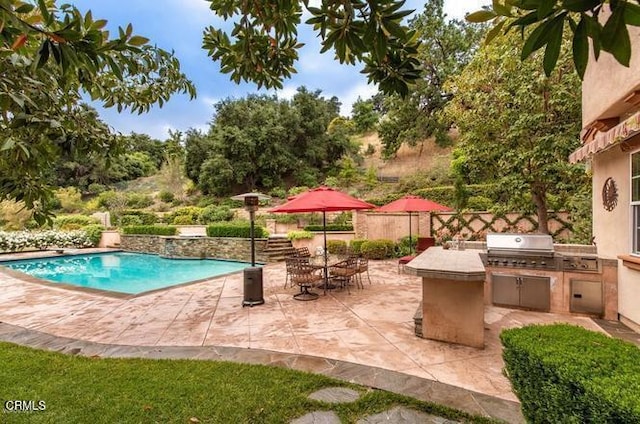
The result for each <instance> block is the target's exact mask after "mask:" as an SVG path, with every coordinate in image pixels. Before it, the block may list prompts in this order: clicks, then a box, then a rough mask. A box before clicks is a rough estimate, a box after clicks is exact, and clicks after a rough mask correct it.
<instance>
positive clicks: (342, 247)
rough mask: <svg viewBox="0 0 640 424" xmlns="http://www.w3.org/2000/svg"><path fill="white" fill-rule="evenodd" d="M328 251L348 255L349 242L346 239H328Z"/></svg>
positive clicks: (333, 253)
mask: <svg viewBox="0 0 640 424" xmlns="http://www.w3.org/2000/svg"><path fill="white" fill-rule="evenodd" d="M327 252H329V253H330V254H332V255H346V254H347V242H346V241H344V240H327Z"/></svg>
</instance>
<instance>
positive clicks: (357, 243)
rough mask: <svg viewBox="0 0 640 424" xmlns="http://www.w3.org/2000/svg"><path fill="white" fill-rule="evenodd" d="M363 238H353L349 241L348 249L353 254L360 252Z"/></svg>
mask: <svg viewBox="0 0 640 424" xmlns="http://www.w3.org/2000/svg"><path fill="white" fill-rule="evenodd" d="M365 241H367V240H365V239H354V240H351V241H350V242H349V250H350V251H351V253H353V254H354V255H359V254H361V253H362V243H364V242H365Z"/></svg>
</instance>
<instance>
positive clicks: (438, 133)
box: [378, 0, 484, 158]
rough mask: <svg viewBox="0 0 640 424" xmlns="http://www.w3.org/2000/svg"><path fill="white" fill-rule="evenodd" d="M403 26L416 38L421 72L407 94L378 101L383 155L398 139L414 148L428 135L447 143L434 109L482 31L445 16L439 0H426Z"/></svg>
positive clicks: (393, 149) (399, 143) (387, 154)
mask: <svg viewBox="0 0 640 424" xmlns="http://www.w3.org/2000/svg"><path fill="white" fill-rule="evenodd" d="M409 25H410V27H411V28H412V30H414V31H415V32H416V34H417V36H418V39H419V40H420V41H421V45H420V48H419V50H418V54H417V59H418V61H419V63H420V65H421V68H422V76H421V78H420V79H418V80H417V81H416V84H415V85H413V86H412V87H411V89H410V91H409V95H408V96H406V97H404V98H402V97H400V96H397V95H391V96H387V97H386V98H385V99H384V110H385V111H386V114H385V117H384V119H383V120H382V121H381V123H380V125H379V128H378V132H379V134H380V138H381V139H382V144H383V146H384V147H383V151H382V153H383V155H384V156H385V157H387V158H388V157H392V156H394V155H395V154H396V153H397V151H398V149H399V148H400V147H401V146H402V144H404V143H406V144H409V145H411V146H415V145H417V144H418V143H420V142H422V141H424V140H425V139H427V138H428V137H432V136H433V137H435V139H436V142H437V143H438V144H439V145H447V144H449V136H448V132H449V128H450V127H451V122H450V121H447V120H446V119H443V116H442V115H441V113H440V112H441V111H442V109H443V108H444V106H445V105H446V104H447V102H448V101H449V100H450V99H451V97H452V96H453V94H452V93H451V92H448V91H447V90H445V89H444V84H445V82H446V81H447V80H448V79H449V78H451V77H453V76H454V75H457V74H458V73H459V72H460V71H461V70H462V69H463V68H464V67H465V66H466V64H467V63H468V62H469V61H470V60H471V58H472V57H473V55H474V53H475V51H476V49H477V47H478V45H479V44H480V39H481V37H482V35H483V34H484V27H483V26H479V25H473V24H469V23H467V22H464V21H460V20H456V19H451V20H449V19H447V17H446V14H445V13H444V10H443V0H427V2H426V3H425V6H424V10H423V11H422V13H420V14H419V15H417V16H416V17H415V18H413V19H412V20H411V21H410V23H409Z"/></svg>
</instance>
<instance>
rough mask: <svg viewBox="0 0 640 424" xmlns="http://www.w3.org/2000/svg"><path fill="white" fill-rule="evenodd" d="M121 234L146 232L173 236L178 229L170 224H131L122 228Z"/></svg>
mask: <svg viewBox="0 0 640 424" xmlns="http://www.w3.org/2000/svg"><path fill="white" fill-rule="evenodd" d="M122 233H123V234H148V235H156V236H175V235H176V234H178V229H177V228H176V227H172V226H170V225H131V226H128V227H123V228H122Z"/></svg>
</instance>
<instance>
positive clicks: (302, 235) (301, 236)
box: [287, 230, 314, 240]
mask: <svg viewBox="0 0 640 424" xmlns="http://www.w3.org/2000/svg"><path fill="white" fill-rule="evenodd" d="M313 237H314V234H313V233H312V232H310V231H304V230H294V231H289V232H288V233H287V238H288V239H289V240H309V239H312V238H313Z"/></svg>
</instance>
